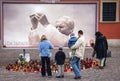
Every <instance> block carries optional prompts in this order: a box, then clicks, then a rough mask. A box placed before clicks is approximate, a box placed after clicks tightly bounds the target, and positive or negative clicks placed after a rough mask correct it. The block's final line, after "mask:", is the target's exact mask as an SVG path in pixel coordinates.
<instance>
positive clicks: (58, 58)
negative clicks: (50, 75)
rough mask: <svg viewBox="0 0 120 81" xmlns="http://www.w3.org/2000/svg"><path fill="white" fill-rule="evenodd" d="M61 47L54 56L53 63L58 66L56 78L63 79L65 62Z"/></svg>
mask: <svg viewBox="0 0 120 81" xmlns="http://www.w3.org/2000/svg"><path fill="white" fill-rule="evenodd" d="M62 50H63V49H62V47H59V51H58V52H56V54H55V61H56V64H57V65H58V75H57V76H56V78H63V77H64V62H65V58H66V56H65V53H64V52H63V51H62Z"/></svg>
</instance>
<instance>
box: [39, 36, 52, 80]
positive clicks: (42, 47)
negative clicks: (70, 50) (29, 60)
mask: <svg viewBox="0 0 120 81" xmlns="http://www.w3.org/2000/svg"><path fill="white" fill-rule="evenodd" d="M53 48H54V46H53V44H52V43H51V42H50V41H49V40H47V37H46V35H42V36H41V42H40V43H39V46H38V49H39V52H40V56H41V62H42V68H41V74H42V76H43V77H45V76H46V69H47V74H48V77H49V78H50V77H52V72H51V68H50V56H51V53H50V49H53ZM46 65H47V68H46V67H45V66H46Z"/></svg>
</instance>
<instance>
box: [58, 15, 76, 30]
mask: <svg viewBox="0 0 120 81" xmlns="http://www.w3.org/2000/svg"><path fill="white" fill-rule="evenodd" d="M58 21H62V22H65V23H66V24H67V25H68V27H69V28H70V29H74V21H73V19H72V18H70V17H68V16H62V17H60V18H59V19H58V20H57V21H56V22H58Z"/></svg>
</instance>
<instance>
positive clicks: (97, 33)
mask: <svg viewBox="0 0 120 81" xmlns="http://www.w3.org/2000/svg"><path fill="white" fill-rule="evenodd" d="M101 35H103V34H102V33H101V32H99V31H98V32H96V33H95V36H97V37H99V36H101Z"/></svg>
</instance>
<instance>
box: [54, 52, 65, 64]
mask: <svg viewBox="0 0 120 81" xmlns="http://www.w3.org/2000/svg"><path fill="white" fill-rule="evenodd" d="M65 58H66V56H65V53H64V52H63V51H58V52H57V53H56V54H55V61H56V63H57V64H58V65H63V64H64V62H65Z"/></svg>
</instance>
